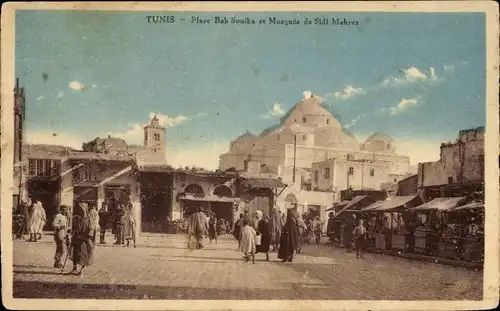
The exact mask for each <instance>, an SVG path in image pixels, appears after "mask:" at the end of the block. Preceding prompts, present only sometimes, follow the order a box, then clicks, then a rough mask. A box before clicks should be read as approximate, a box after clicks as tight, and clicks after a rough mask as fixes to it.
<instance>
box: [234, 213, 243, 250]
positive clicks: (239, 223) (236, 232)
mask: <svg viewBox="0 0 500 311" xmlns="http://www.w3.org/2000/svg"><path fill="white" fill-rule="evenodd" d="M242 224H243V213H241V214H240V218H238V220H236V221H235V222H234V229H233V235H234V237H235V238H236V240H238V248H240V242H241V228H242Z"/></svg>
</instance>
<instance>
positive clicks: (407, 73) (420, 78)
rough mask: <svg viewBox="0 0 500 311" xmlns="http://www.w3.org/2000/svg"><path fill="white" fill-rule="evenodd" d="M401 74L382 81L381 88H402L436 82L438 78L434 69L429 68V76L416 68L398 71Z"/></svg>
mask: <svg viewBox="0 0 500 311" xmlns="http://www.w3.org/2000/svg"><path fill="white" fill-rule="evenodd" d="M399 72H400V73H401V74H402V75H401V74H400V75H397V76H392V77H388V78H386V79H384V81H382V84H381V85H382V86H384V87H389V86H403V85H408V84H411V83H418V82H425V81H438V80H439V78H438V76H437V74H436V69H435V68H434V67H430V68H429V74H428V75H427V74H425V73H423V72H422V71H420V70H419V69H418V68H416V67H410V68H408V69H402V70H399Z"/></svg>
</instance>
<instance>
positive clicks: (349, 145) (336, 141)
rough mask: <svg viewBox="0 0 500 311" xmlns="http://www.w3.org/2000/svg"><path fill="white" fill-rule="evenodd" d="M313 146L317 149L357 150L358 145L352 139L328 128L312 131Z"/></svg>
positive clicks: (323, 127) (341, 132)
mask: <svg viewBox="0 0 500 311" xmlns="http://www.w3.org/2000/svg"><path fill="white" fill-rule="evenodd" d="M314 144H315V145H316V146H318V147H327V148H340V149H349V150H359V143H358V141H357V140H356V139H355V138H354V137H352V136H350V135H349V134H346V133H344V132H343V131H339V130H337V129H335V128H332V127H329V126H322V127H319V128H317V129H316V130H315V131H314Z"/></svg>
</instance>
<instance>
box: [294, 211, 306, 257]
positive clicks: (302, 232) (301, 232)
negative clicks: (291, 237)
mask: <svg viewBox="0 0 500 311" xmlns="http://www.w3.org/2000/svg"><path fill="white" fill-rule="evenodd" d="M297 233H298V239H297V254H300V253H301V252H302V246H303V245H304V242H305V240H306V239H308V233H307V226H306V223H305V222H304V219H303V218H302V215H301V214H299V217H298V218H297Z"/></svg>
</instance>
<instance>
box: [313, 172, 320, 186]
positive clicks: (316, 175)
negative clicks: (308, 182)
mask: <svg viewBox="0 0 500 311" xmlns="http://www.w3.org/2000/svg"><path fill="white" fill-rule="evenodd" d="M318 175H319V174H318V171H314V182H315V183H316V184H318V181H319V176H318Z"/></svg>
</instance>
